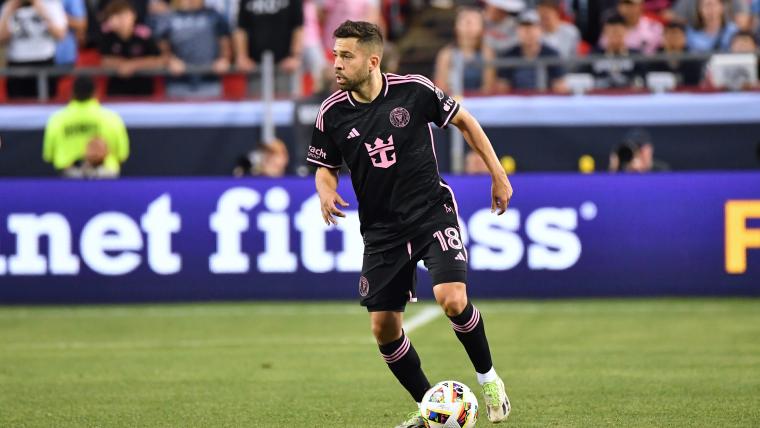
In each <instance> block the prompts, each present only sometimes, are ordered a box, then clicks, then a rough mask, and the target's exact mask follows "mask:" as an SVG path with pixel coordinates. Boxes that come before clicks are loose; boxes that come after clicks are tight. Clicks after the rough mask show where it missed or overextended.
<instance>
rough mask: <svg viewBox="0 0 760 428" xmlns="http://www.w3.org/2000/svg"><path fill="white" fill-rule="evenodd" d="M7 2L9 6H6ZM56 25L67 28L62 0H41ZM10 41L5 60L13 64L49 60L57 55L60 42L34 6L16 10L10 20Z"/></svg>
mask: <svg viewBox="0 0 760 428" xmlns="http://www.w3.org/2000/svg"><path fill="white" fill-rule="evenodd" d="M7 4H8V3H6V7H7ZM42 4H43V5H44V7H45V9H46V10H47V13H48V16H49V17H50V20H51V21H52V22H53V24H54V25H56V26H59V27H66V25H67V20H66V12H65V11H64V10H63V3H62V2H61V1H60V0H42ZM10 32H11V38H10V41H9V44H8V51H7V54H6V58H7V59H8V61H13V62H34V61H46V60H49V59H52V58H53V57H54V56H55V47H56V44H57V43H58V41H57V40H55V38H54V37H53V36H52V35H51V34H50V32H49V31H48V29H47V25H46V23H45V21H44V20H43V19H42V17H41V16H39V15H38V14H37V12H36V11H35V10H34V8H33V7H32V6H24V7H20V8H18V9H16V12H15V13H14V14H13V16H12V17H11V20H10Z"/></svg>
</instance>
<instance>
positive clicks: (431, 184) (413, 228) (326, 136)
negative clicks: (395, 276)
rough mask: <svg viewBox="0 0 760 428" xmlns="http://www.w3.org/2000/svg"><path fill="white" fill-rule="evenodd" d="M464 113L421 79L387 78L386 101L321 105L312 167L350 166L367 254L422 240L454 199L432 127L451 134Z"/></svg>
mask: <svg viewBox="0 0 760 428" xmlns="http://www.w3.org/2000/svg"><path fill="white" fill-rule="evenodd" d="M458 110H459V103H457V101H456V100H454V99H453V98H451V97H449V96H448V95H446V94H444V93H443V91H442V90H440V89H439V88H437V87H436V86H435V85H434V84H433V83H432V82H431V81H430V80H429V79H427V78H425V77H423V76H420V75H414V74H411V75H406V76H399V75H396V74H390V73H387V74H383V87H382V89H381V91H380V95H378V97H377V98H375V99H374V100H373V101H372V102H370V103H360V102H358V101H356V100H355V99H354V98H353V97H352V96H351V93H350V91H338V92H335V93H334V94H332V95H331V96H330V97H328V98H327V99H326V100H325V101H324V102H323V103H322V106H321V108H320V110H319V114H318V115H317V121H316V124H315V129H314V135H313V137H312V141H311V146H309V151H308V153H307V157H306V160H307V161H309V162H312V163H314V164H316V165H320V166H324V167H327V168H340V167H341V165H342V164H343V163H344V162H345V164H346V166H348V169H349V171H350V174H351V182H352V184H353V187H354V191H355V192H356V197H357V199H358V200H359V219H360V222H361V233H362V236H363V237H364V245H365V250H364V251H365V253H367V254H371V253H374V252H378V251H385V250H387V249H389V248H392V247H394V246H396V245H399V244H401V243H405V242H406V241H408V240H409V239H411V238H412V237H413V236H415V235H416V234H418V233H420V232H421V230H420V228H421V227H422V226H423V225H424V224H425V220H426V219H427V218H428V217H429V215H430V212H431V209H432V208H433V207H434V206H436V205H438V204H441V203H443V201H444V200H450V199H453V194H452V193H451V190H450V188H449V187H448V186H447V185H446V183H445V182H444V181H443V180H442V179H441V176H440V174H439V172H438V164H437V161H436V158H435V150H434V142H433V130H432V128H431V126H430V122H433V123H435V124H436V125H437V126H439V127H441V128H445V127H446V126H447V125H448V123H449V121H450V120H451V118H453V117H454V116H455V115H456V113H457V111H458Z"/></svg>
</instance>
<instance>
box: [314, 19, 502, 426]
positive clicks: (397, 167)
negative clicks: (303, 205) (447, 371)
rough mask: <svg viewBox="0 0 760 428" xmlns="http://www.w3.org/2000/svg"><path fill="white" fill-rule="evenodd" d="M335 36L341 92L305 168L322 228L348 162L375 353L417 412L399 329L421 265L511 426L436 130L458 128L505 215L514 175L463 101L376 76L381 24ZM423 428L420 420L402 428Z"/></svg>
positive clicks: (320, 125)
mask: <svg viewBox="0 0 760 428" xmlns="http://www.w3.org/2000/svg"><path fill="white" fill-rule="evenodd" d="M334 36H335V46H334V49H333V52H334V54H335V63H334V69H335V78H336V82H337V84H338V87H339V88H340V90H339V91H337V92H335V93H334V94H332V95H331V96H330V97H328V98H327V99H326V100H325V101H324V102H323V103H322V106H321V108H320V110H319V113H318V115H317V120H316V124H315V129H314V134H313V137H312V142H311V146H310V147H309V149H308V153H307V160H308V161H309V162H311V163H313V164H315V165H317V166H318V168H317V171H316V177H315V181H316V188H317V193H318V194H319V198H320V201H321V206H322V217H323V218H324V221H325V223H327V224H337V218H336V217H345V214H344V213H343V212H342V211H341V207H346V206H348V204H347V203H346V202H345V200H344V199H343V198H342V197H341V196H340V195H339V194H338V193H337V186H338V172H339V169H340V168H341V166H342V164H343V163H344V162H345V164H346V166H347V167H348V169H349V170H350V172H351V181H352V183H353V187H354V191H355V192H356V196H357V199H358V201H359V219H360V223H361V233H362V236H363V237H364V246H365V247H364V260H363V266H362V274H361V278H360V279H359V294H360V295H361V297H362V299H361V304H362V305H363V306H366V307H367V310H368V311H369V314H370V320H371V325H372V333H373V335H374V336H375V339H376V340H377V343H378V345H379V347H380V353H381V354H382V356H383V359H385V362H386V363H387V364H388V367H389V368H390V370H391V371H392V372H393V374H394V375H395V376H396V378H397V379H398V380H399V382H400V383H401V384H402V385H403V386H404V387H405V388H406V390H407V391H409V393H410V394H411V396H412V398H414V400H415V401H416V402H417V403H418V404H419V403H420V401H421V400H422V396H423V395H424V394H425V392H426V391H427V390H428V389H429V388H430V383H429V382H428V380H427V378H426V377H425V374H424V373H423V371H422V366H421V363H420V358H419V356H418V355H417V352H416V351H415V350H414V347H413V346H412V344H411V342H410V341H409V338H408V337H407V336H406V335H405V334H404V331H403V329H402V318H403V311H404V308H405V306H406V302H407V301H414V300H416V297H415V296H416V294H415V282H416V266H417V262H418V261H419V260H423V261H424V263H425V266H426V267H427V268H428V270H429V272H430V275H431V277H432V280H433V284H434V285H433V292H434V294H435V298H436V301H437V302H438V303H439V304H440V305H441V307H442V308H443V310H444V311H445V313H446V315H447V316H448V317H449V319H450V320H451V325H452V328H453V329H454V333H455V334H456V336H457V337H458V338H459V340H460V341H461V342H462V345H464V348H465V350H466V351H467V355H468V356H469V357H470V360H471V361H472V364H473V366H474V367H475V371H476V372H477V377H478V382H479V383H480V384H481V385H482V386H483V394H484V397H485V403H486V406H487V410H488V412H487V413H488V419H489V420H491V422H501V421H503V420H505V419H506V418H507V416H508V415H509V412H510V404H509V399H508V398H507V394H506V391H505V388H504V382H503V381H502V380H501V378H499V376H498V375H497V373H496V370H495V369H494V367H493V364H492V362H491V352H490V350H489V347H488V340H487V339H486V333H485V327H484V325H483V317H482V316H481V314H480V312H478V310H477V308H475V307H474V306H473V305H472V303H471V302H470V301H469V299H468V298H467V292H466V288H465V283H466V273H467V251H466V249H465V248H464V246H463V244H462V238H461V235H460V230H459V224H458V222H457V203H456V200H455V199H454V194H453V192H452V190H451V188H450V187H449V186H448V185H447V184H446V182H445V181H444V180H443V179H442V178H441V176H440V174H439V172H438V165H437V161H436V159H435V151H434V148H433V131H432V128H431V127H430V122H434V123H435V124H436V125H437V126H439V127H442V128H444V127H446V126H447V125H448V124H449V123H452V124H454V126H456V127H457V128H459V129H460V130H461V131H462V133H463V134H464V137H465V139H466V140H467V142H468V143H469V145H470V146H471V147H472V149H473V150H475V151H476V152H477V153H478V154H479V155H480V156H481V157H482V158H483V160H484V161H485V163H486V165H487V166H488V170H489V171H490V173H491V175H492V178H493V183H492V188H491V193H492V195H491V197H492V202H491V209H492V210H493V211H497V214H499V215H501V214H503V213H504V211H505V210H506V209H507V204H508V203H509V199H510V198H511V196H512V187H511V185H510V183H509V180H508V179H507V175H506V174H505V173H504V170H503V169H502V167H501V165H500V164H499V161H498V158H497V157H496V154H495V153H494V150H493V147H491V143H490V141H489V140H488V137H487V136H486V134H485V133H484V132H483V129H482V128H481V127H480V124H478V122H477V121H476V120H475V119H474V118H473V117H472V116H471V115H470V114H469V113H468V112H467V111H466V110H465V109H464V108H463V107H461V106H460V105H459V103H458V102H457V101H456V100H454V99H453V98H451V97H449V96H447V95H446V94H445V93H443V91H441V90H440V89H439V88H437V87H436V86H435V85H433V83H432V82H431V81H430V80H428V79H427V78H425V77H423V76H420V75H407V76H399V75H395V74H390V73H382V72H381V71H380V60H381V57H382V52H383V39H382V36H381V35H380V30H379V29H378V27H377V26H376V25H374V24H370V23H367V22H353V21H346V22H344V23H343V24H341V25H340V26H339V27H338V28H337V29H336V30H335V32H334ZM423 426H424V424H423V420H422V417H421V415H420V412H419V410H417V411H416V412H414V413H413V414H412V415H410V416H409V420H407V421H405V422H403V423H402V424H401V425H399V426H398V427H403V428H415V427H423Z"/></svg>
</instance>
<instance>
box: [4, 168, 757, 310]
mask: <svg viewBox="0 0 760 428" xmlns="http://www.w3.org/2000/svg"><path fill="white" fill-rule="evenodd" d="M449 181H450V184H451V186H452V187H453V188H454V191H455V192H456V195H457V200H458V209H459V216H460V224H461V227H462V235H463V237H464V239H465V242H466V243H467V248H468V251H469V253H468V258H469V260H468V261H469V265H470V272H469V277H468V289H469V290H470V293H471V294H472V295H474V296H478V297H481V298H483V297H494V298H497V297H498V298H505V297H531V298H533V297H536V298H550V297H572V296H665V295H684V296H685V295H760V173H723V174H664V175H644V176H642V175H612V176H610V175H591V176H581V175H575V174H573V175H569V174H567V175H565V174H556V175H518V176H515V177H513V178H512V183H513V186H514V188H515V196H514V199H513V202H512V204H511V205H510V209H509V210H508V212H507V213H506V214H505V215H503V216H495V215H494V214H491V213H490V201H489V192H490V181H489V179H488V178H487V177H452V178H450V179H449ZM339 190H340V192H341V194H342V195H343V196H344V197H345V198H346V199H347V200H349V202H350V203H351V207H350V208H352V209H353V210H351V209H349V210H348V217H347V218H346V219H341V221H340V224H339V225H338V227H327V226H325V225H324V223H323V221H322V219H321V215H320V212H319V200H318V199H317V197H316V196H315V192H314V186H313V182H312V180H311V179H296V178H289V179H282V180H258V179H250V180H233V179H173V180H153V179H144V180H119V181H102V182H75V181H61V180H3V181H0V303H52V302H132V301H181V300H212V299H217V300H219V299H224V300H232V299H343V298H349V299H350V298H358V279H359V271H360V269H361V260H362V250H363V247H362V240H361V236H360V234H359V224H358V214H357V212H356V211H354V210H355V207H356V199H355V198H354V195H353V191H352V190H351V186H350V183H349V180H348V177H344V178H343V179H342V180H341V185H340V189H339ZM421 269H422V268H421ZM419 278H420V286H419V287H418V289H419V291H420V294H421V296H422V297H426V296H430V295H431V294H432V293H431V292H430V287H429V280H428V279H427V276H426V274H425V273H424V272H420V275H419Z"/></svg>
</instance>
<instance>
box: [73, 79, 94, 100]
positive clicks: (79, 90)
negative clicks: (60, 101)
mask: <svg viewBox="0 0 760 428" xmlns="http://www.w3.org/2000/svg"><path fill="white" fill-rule="evenodd" d="M93 95H95V81H94V80H92V77H90V76H77V77H76V79H74V89H73V96H72V98H74V99H75V100H77V101H86V100H89V99H90V98H92V96H93Z"/></svg>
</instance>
